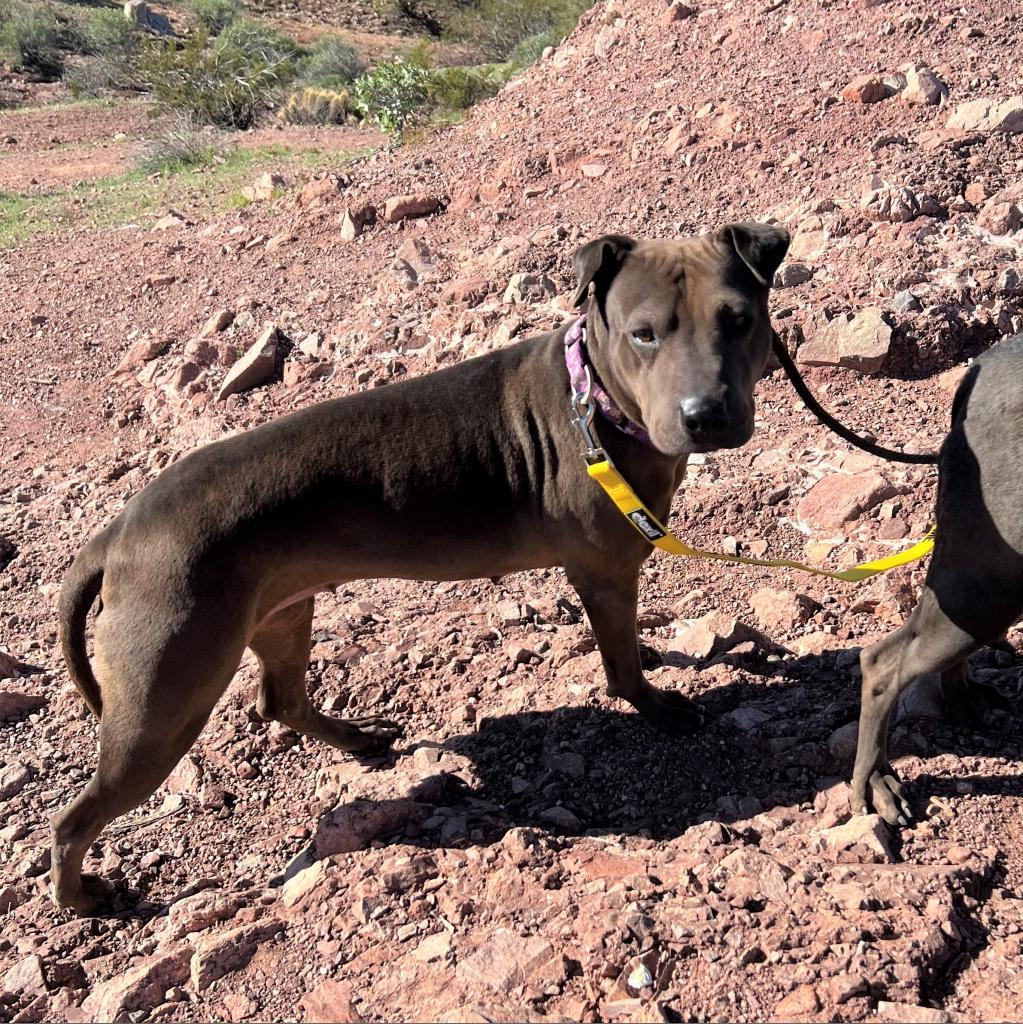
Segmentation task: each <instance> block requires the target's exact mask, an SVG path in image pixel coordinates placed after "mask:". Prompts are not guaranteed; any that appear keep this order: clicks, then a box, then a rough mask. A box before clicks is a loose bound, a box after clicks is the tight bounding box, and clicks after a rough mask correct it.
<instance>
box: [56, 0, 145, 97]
mask: <svg viewBox="0 0 1023 1024" xmlns="http://www.w3.org/2000/svg"><path fill="white" fill-rule="evenodd" d="M66 38H67V41H66V43H65V45H66V46H67V47H68V48H70V49H74V50H75V51H76V52H78V53H82V54H86V55H87V56H86V59H85V60H82V61H80V62H77V63H74V64H72V65H69V66H68V67H67V68H66V70H65V72H64V82H65V84H66V85H67V87H68V88H69V89H70V90H71V92H72V94H73V95H76V96H82V95H85V96H98V95H100V94H101V93H102V92H103V91H104V90H106V89H132V88H138V87H139V86H140V85H141V82H140V79H139V74H138V68H137V58H138V53H139V49H140V46H141V39H142V36H141V34H140V33H139V32H138V31H137V30H136V29H135V27H134V26H133V25H132V24H130V23H129V22H128V21H126V20H125V18H124V15H123V13H122V11H121V9H120V8H110V7H99V8H93V7H90V8H85V9H84V10H83V11H82V12H81V14H80V15H79V16H77V17H76V18H75V20H74V21H73V22H72V24H71V25H70V26H69V28H68V31H67V36H66Z"/></svg>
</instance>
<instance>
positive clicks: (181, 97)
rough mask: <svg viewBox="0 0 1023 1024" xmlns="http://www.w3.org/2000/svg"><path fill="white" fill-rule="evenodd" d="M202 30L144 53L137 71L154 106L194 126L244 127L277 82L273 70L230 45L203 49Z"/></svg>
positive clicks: (253, 116) (248, 124)
mask: <svg viewBox="0 0 1023 1024" xmlns="http://www.w3.org/2000/svg"><path fill="white" fill-rule="evenodd" d="M208 42H209V37H208V35H207V33H206V32H205V30H203V31H200V32H197V33H195V35H194V36H193V37H192V38H191V39H189V40H188V42H186V43H185V45H184V46H182V47H180V48H179V47H178V46H177V45H176V44H175V43H174V42H173V41H171V42H168V43H165V44H162V45H161V44H152V45H150V46H149V47H147V48H146V49H145V50H144V51H143V56H142V59H141V62H140V66H141V71H142V74H143V76H144V78H145V80H146V81H147V82H148V83H149V85H150V87H151V89H152V91H153V95H154V96H155V98H156V100H157V102H158V103H160V104H161V105H162V106H164V107H166V108H168V109H170V110H177V111H180V112H182V113H183V114H185V115H187V116H188V117H190V118H191V119H192V121H193V122H194V123H195V124H197V125H215V126H216V127H218V128H248V127H249V126H250V125H251V124H252V122H253V121H254V120H255V119H256V116H257V114H258V113H259V112H260V110H262V109H263V108H264V107H265V106H266V105H267V104H268V102H269V101H270V98H271V96H272V95H273V92H274V91H275V89H276V88H277V87H278V84H279V82H280V77H281V76H280V74H279V72H278V68H277V66H275V65H273V64H271V63H270V62H268V61H266V60H265V59H264V58H263V57H254V56H252V55H247V54H245V53H243V52H242V51H241V50H239V49H238V48H237V47H234V46H221V47H217V46H208V45H207V44H208Z"/></svg>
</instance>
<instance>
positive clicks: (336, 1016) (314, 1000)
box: [299, 979, 362, 1024]
mask: <svg viewBox="0 0 1023 1024" xmlns="http://www.w3.org/2000/svg"><path fill="white" fill-rule="evenodd" d="M299 1005H300V1006H301V1007H302V1009H303V1010H304V1011H305V1017H304V1019H305V1020H306V1021H307V1022H308V1024H359V1022H360V1021H361V1020H362V1018H361V1017H360V1016H359V1014H358V1012H357V1011H356V1009H355V1007H354V1006H353V1005H352V983H351V982H350V981H333V980H331V979H328V980H327V981H321V982H320V984H319V985H317V986H316V988H314V989H313V990H312V992H307V993H306V994H305V995H304V996H302V998H301V999H300V1000H299Z"/></svg>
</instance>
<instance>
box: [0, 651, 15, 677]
mask: <svg viewBox="0 0 1023 1024" xmlns="http://www.w3.org/2000/svg"><path fill="white" fill-rule="evenodd" d="M17 675H18V659H17V658H15V657H14V656H13V655H10V654H8V653H7V652H6V651H0V679H15V678H17Z"/></svg>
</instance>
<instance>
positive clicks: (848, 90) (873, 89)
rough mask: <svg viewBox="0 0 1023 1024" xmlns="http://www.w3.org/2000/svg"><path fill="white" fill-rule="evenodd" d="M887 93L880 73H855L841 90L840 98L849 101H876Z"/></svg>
mask: <svg viewBox="0 0 1023 1024" xmlns="http://www.w3.org/2000/svg"><path fill="white" fill-rule="evenodd" d="M887 95H888V89H887V88H886V86H885V84H884V79H883V78H881V76H880V75H857V76H856V77H855V78H854V79H853V80H852V81H851V82H850V83H849V84H848V85H847V86H846V87H845V88H844V89H843V90H842V99H844V100H847V101H848V102H850V103H878V102H880V101H881V100H883V99H884V98H885V97H886V96H887Z"/></svg>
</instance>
